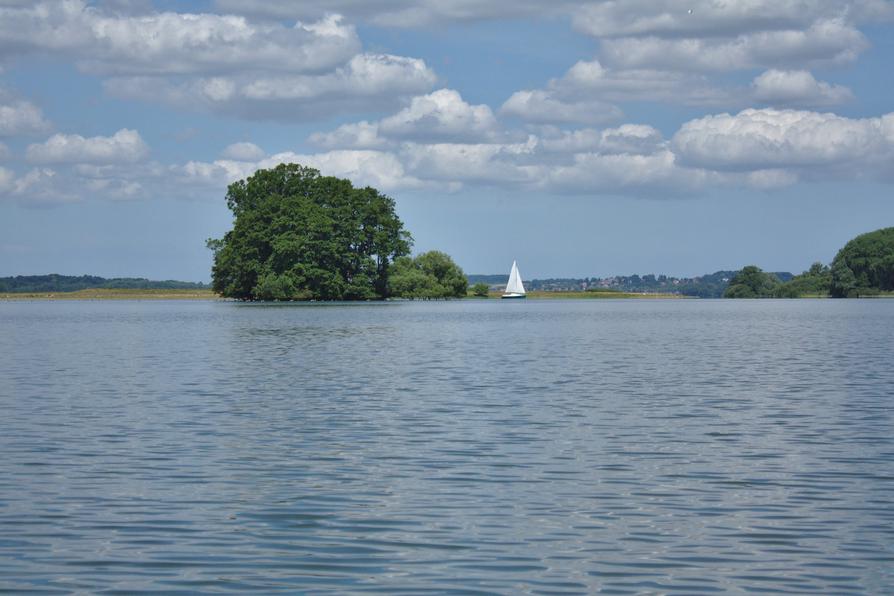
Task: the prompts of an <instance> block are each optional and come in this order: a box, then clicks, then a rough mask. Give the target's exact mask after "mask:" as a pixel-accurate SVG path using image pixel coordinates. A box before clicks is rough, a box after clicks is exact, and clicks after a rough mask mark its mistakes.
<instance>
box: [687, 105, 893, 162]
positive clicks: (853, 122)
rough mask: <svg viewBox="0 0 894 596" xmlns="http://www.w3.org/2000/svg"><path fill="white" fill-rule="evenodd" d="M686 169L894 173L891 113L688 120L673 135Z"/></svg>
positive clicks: (753, 113)
mask: <svg viewBox="0 0 894 596" xmlns="http://www.w3.org/2000/svg"><path fill="white" fill-rule="evenodd" d="M672 145H673V148H674V151H675V152H676V153H677V155H679V156H680V158H681V159H682V161H683V162H684V163H685V164H687V165H694V166H698V167H704V168H711V169H717V170H739V171H748V170H764V169H770V170H777V169H792V168H793V169H799V170H801V171H807V172H812V173H814V174H816V175H819V174H824V175H832V174H833V173H837V175H839V176H845V177H853V176H856V175H859V174H860V173H861V172H872V171H875V172H883V171H885V170H886V169H888V171H890V168H894V161H892V157H894V113H892V114H886V115H884V116H882V117H880V118H861V119H852V118H845V117H843V116H838V115H835V114H830V113H819V112H809V111H799V110H777V109H747V110H743V111H742V112H739V113H738V114H735V115H730V114H718V115H714V116H706V117H704V118H699V119H696V120H691V121H689V122H687V123H685V124H683V126H681V127H680V130H679V131H677V133H676V134H675V135H674V137H673V140H672Z"/></svg>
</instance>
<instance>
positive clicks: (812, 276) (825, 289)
mask: <svg viewBox="0 0 894 596" xmlns="http://www.w3.org/2000/svg"><path fill="white" fill-rule="evenodd" d="M831 284H832V270H831V269H830V268H829V267H828V266H827V265H823V264H822V263H819V262H817V263H814V264H813V265H811V266H810V269H808V270H807V271H805V272H804V273H802V274H801V275H796V276H795V277H794V278H792V279H791V280H790V281H787V282H786V283H784V284H782V285H781V286H779V287H778V288H776V291H775V293H774V295H775V297H776V298H800V297H801V296H827V295H828V294H829V288H830V286H831Z"/></svg>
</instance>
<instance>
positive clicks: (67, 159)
mask: <svg viewBox="0 0 894 596" xmlns="http://www.w3.org/2000/svg"><path fill="white" fill-rule="evenodd" d="M148 154H149V147H148V146H147V145H146V143H144V142H143V139H142V137H140V133H138V132H137V131H135V130H130V129H127V128H122V129H121V130H119V131H118V132H116V133H115V134H114V135H112V136H110V137H100V136H97V137H83V136H81V135H77V134H73V135H66V134H55V135H53V136H52V137H50V138H49V139H47V141H46V142H44V143H34V144H32V145H29V146H28V150H27V153H26V155H27V158H28V161H30V162H32V163H44V164H50V163H99V164H103V163H133V162H136V161H139V160H141V159H143V158H145V157H146V156H147V155H148Z"/></svg>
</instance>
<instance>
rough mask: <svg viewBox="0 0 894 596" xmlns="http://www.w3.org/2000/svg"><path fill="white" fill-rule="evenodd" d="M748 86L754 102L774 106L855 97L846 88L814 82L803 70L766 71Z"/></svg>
mask: <svg viewBox="0 0 894 596" xmlns="http://www.w3.org/2000/svg"><path fill="white" fill-rule="evenodd" d="M751 85H752V88H753V95H754V98H755V99H756V100H757V101H759V102H761V103H766V104H771V105H774V106H787V105H794V106H806V107H816V106H833V105H839V104H843V103H846V102H848V101H851V100H853V99H854V94H853V93H851V90H850V89H848V88H847V87H843V86H841V85H833V84H831V83H827V82H825V81H817V80H816V79H815V78H814V76H813V75H812V74H811V73H810V72H809V71H806V70H776V69H772V70H768V71H766V72H764V73H762V74H760V75H759V76H757V77H756V78H755V79H754V82H753V83H752V84H751Z"/></svg>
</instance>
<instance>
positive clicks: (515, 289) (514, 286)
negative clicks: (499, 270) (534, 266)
mask: <svg viewBox="0 0 894 596" xmlns="http://www.w3.org/2000/svg"><path fill="white" fill-rule="evenodd" d="M506 293H507V294H524V293H525V286H524V284H522V278H521V275H520V274H519V272H518V265H517V264H516V263H515V261H512V271H511V272H510V273H509V283H507V284H506Z"/></svg>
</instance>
